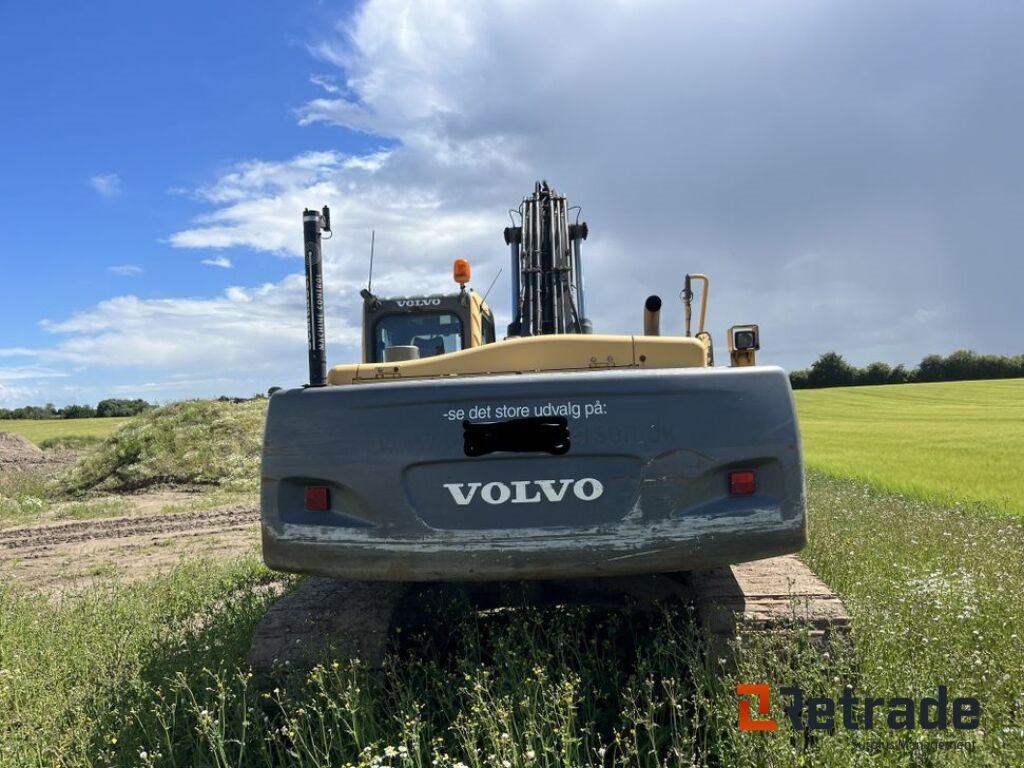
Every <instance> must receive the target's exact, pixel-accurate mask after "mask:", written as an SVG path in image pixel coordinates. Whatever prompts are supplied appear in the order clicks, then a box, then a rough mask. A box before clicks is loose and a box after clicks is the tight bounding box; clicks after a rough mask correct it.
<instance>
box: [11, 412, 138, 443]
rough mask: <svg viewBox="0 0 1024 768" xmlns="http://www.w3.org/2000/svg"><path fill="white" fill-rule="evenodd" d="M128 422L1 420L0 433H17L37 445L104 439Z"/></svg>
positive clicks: (125, 419) (116, 419) (107, 420)
mask: <svg viewBox="0 0 1024 768" xmlns="http://www.w3.org/2000/svg"><path fill="white" fill-rule="evenodd" d="M126 421H128V419H127V418H118V417H111V418H106V419H45V420H38V421H37V420H34V419H15V420H10V419H0V432H16V433H18V434H19V435H22V436H24V437H27V438H28V439H29V440H31V441H32V442H33V443H35V444H36V445H39V444H40V443H42V442H43V441H45V440H53V439H55V438H66V437H86V438H89V437H94V438H102V437H106V436H107V435H109V434H110V433H111V432H113V431H114V430H115V429H117V428H118V427H119V426H121V425H122V424H124V423H125V422H126Z"/></svg>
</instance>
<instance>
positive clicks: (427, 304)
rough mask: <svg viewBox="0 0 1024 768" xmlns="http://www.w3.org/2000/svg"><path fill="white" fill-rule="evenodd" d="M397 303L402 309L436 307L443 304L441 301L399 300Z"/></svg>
mask: <svg viewBox="0 0 1024 768" xmlns="http://www.w3.org/2000/svg"><path fill="white" fill-rule="evenodd" d="M395 303H396V304H397V305H398V306H400V307H436V306H439V305H440V304H441V300H440V299H397V300H396V301H395Z"/></svg>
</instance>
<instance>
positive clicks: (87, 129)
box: [0, 2, 379, 347]
mask: <svg viewBox="0 0 1024 768" xmlns="http://www.w3.org/2000/svg"><path fill="white" fill-rule="evenodd" d="M344 10H345V8H344V6H341V5H338V4H335V5H333V6H325V5H323V4H320V3H313V2H296V3H266V4H260V6H259V8H258V12H254V5H253V4H252V3H246V2H220V3H217V4H216V5H215V6H213V5H211V4H210V3H204V2H176V3H166V4H158V5H147V6H145V9H144V10H143V6H140V5H139V4H138V3H129V2H104V3H89V4H84V3H57V4H25V3H5V4H4V6H3V9H2V10H0V45H2V47H3V50H4V51H5V55H4V58H5V60H6V61H7V62H8V64H7V65H5V66H4V67H3V68H0V93H2V94H3V103H4V112H5V114H6V115H7V117H6V118H5V119H4V120H3V121H2V122H0V147H2V150H0V151H2V152H3V167H4V173H3V174H2V176H0V195H2V198H3V200H4V209H3V214H2V215H3V227H2V228H0V253H2V254H3V255H4V272H5V276H6V278H7V279H6V280H5V289H4V293H3V306H2V308H0V312H2V313H3V314H2V316H0V318H2V322H3V328H4V331H3V334H4V336H3V339H4V346H26V347H32V346H35V345H38V344H40V343H43V342H45V341H46V340H47V338H46V334H45V333H43V332H42V331H41V329H40V328H39V326H38V325H37V324H36V323H33V322H25V321H26V319H42V318H52V319H59V318H60V317H61V316H63V315H65V314H67V313H69V312H71V311H74V310H76V309H87V308H88V307H91V306H92V305H94V304H95V303H96V302H97V301H99V300H101V299H104V298H108V297H110V296H111V295H115V294H117V293H119V292H122V291H125V292H131V293H133V294H135V295H137V296H140V297H159V296H175V295H190V296H205V295H210V294H211V293H214V292H216V291H219V290H222V289H223V288H224V287H226V286H227V285H229V284H231V283H232V277H233V276H232V275H231V274H230V273H228V272H227V271H226V270H224V269H216V268H210V267H207V266H203V265H202V264H201V263H200V262H201V259H200V258H196V254H192V253H181V252H179V251H176V250H175V249H173V248H172V247H171V246H170V245H169V244H168V243H167V242H166V239H167V237H168V236H169V235H170V234H171V233H172V232H174V231H175V230H176V229H177V228H180V226H181V224H182V222H185V221H188V220H189V219H190V218H191V217H193V216H195V215H196V214H197V213H199V212H200V211H201V209H202V205H201V204H200V203H198V202H197V201H195V200H194V199H193V198H192V197H191V196H190V195H189V194H188V192H189V191H191V190H193V189H194V188H196V187H198V186H200V185H201V184H203V183H205V182H207V181H209V180H210V179H212V178H215V177H216V176H217V175H218V174H219V172H220V171H223V170H224V169H225V168H226V167H228V166H230V165H231V164H232V163H235V162H238V161H240V160H245V159H249V158H252V157H260V156H290V155H293V154H299V153H301V152H304V151H309V150H316V149H324V148H339V147H340V148H346V149H348V148H350V149H352V150H354V151H360V150H363V149H366V148H367V147H369V146H375V145H376V144H379V140H374V139H369V138H367V137H366V136H364V135H362V134H358V133H355V132H351V131H345V130H343V129H339V128H336V127H335V128H328V127H325V126H322V125H313V126H309V127H306V128H301V127H299V126H298V125H297V124H296V121H295V119H294V117H293V115H292V110H294V109H297V108H298V107H300V106H301V105H302V104H303V103H304V102H305V101H307V100H309V99H310V98H311V97H313V96H315V95H316V90H317V89H316V86H314V85H312V84H311V83H310V82H309V76H310V73H311V72H313V71H314V70H315V69H316V62H315V61H313V60H312V58H311V57H310V54H309V52H308V50H307V48H306V46H307V43H310V42H312V41H315V39H316V37H317V35H318V34H321V33H322V31H323V29H324V28H325V27H327V28H329V27H330V25H331V24H333V23H334V21H335V20H336V19H337V18H338V17H339V16H340V15H341V14H342V13H343V12H344ZM13 62H17V64H18V66H11V64H12V63H13ZM104 178H107V179H109V180H110V181H108V183H107V184H106V185H104V184H103V181H102V180H103V179H104ZM92 179H97V182H96V185H98V186H99V187H100V188H99V189H97V186H96V185H94V184H92V183H90V180H92ZM215 255H216V254H210V257H211V258H212V257H214V256H215ZM235 258H243V259H244V260H245V268H246V273H247V274H246V279H247V281H248V282H252V283H257V282H260V281H263V280H278V279H280V278H281V277H282V276H283V275H284V274H285V273H286V272H287V271H288V270H289V269H290V268H291V266H292V265H289V264H287V263H286V262H283V261H282V260H281V259H278V258H275V257H274V256H273V255H271V254H267V253H262V252H259V251H256V250H253V249H249V250H248V252H247V253H245V254H244V255H241V254H240V255H238V256H236V257H235ZM124 264H130V265H134V266H137V267H140V268H141V269H142V270H143V271H142V272H141V273H137V274H129V275H121V276H118V275H115V274H112V273H110V272H108V271H107V269H106V268H107V267H117V266H119V265H124Z"/></svg>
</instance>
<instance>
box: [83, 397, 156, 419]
mask: <svg viewBox="0 0 1024 768" xmlns="http://www.w3.org/2000/svg"><path fill="white" fill-rule="evenodd" d="M152 407H153V406H152V405H150V404H149V403H147V402H146V401H145V400H118V399H114V398H111V399H108V400H100V402H99V403H98V404H97V405H96V415H97V416H102V417H107V416H135V415H137V414H140V413H142V412H143V411H145V410H148V409H150V408H152Z"/></svg>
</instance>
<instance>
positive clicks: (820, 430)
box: [796, 379, 1024, 514]
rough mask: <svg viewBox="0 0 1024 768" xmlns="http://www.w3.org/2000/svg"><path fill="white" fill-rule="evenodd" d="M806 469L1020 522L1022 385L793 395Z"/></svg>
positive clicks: (1023, 499) (1023, 496) (1023, 495)
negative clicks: (972, 507) (967, 506)
mask: <svg viewBox="0 0 1024 768" xmlns="http://www.w3.org/2000/svg"><path fill="white" fill-rule="evenodd" d="M796 399H797V407H798V410H799V415H800V430H801V432H802V434H803V440H804V451H805V454H806V460H807V463H808V465H809V466H810V467H812V468H814V469H819V470H822V471H825V472H828V473H829V474H833V475H836V476H841V477H852V478H857V479H861V480H865V481H867V482H869V483H870V484H872V485H873V486H875V487H877V488H880V489H883V490H891V491H897V492H902V493H910V494H914V495H917V496H920V497H922V498H927V499H933V500H937V501H940V502H946V503H954V504H955V503H960V504H965V503H966V504H976V503H978V502H981V503H983V504H985V505H987V506H989V507H991V508H993V509H996V510H1000V511H1003V512H1008V513H1011V514H1024V481H1021V479H1020V473H1021V466H1022V465H1024V379H1007V380H1002V381H960V382H943V383H936V384H897V385H892V386H877V387H846V388H837V389H818V390H799V391H797V392H796Z"/></svg>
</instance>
